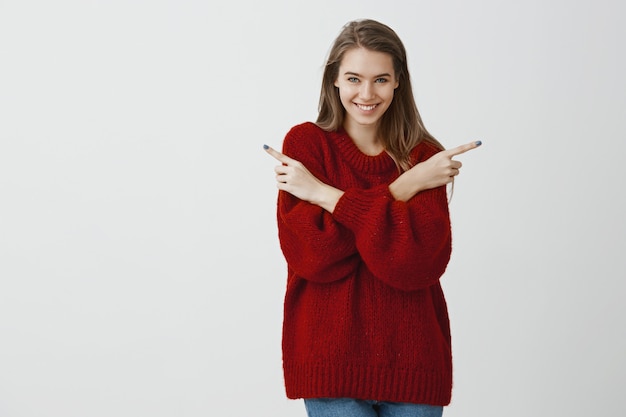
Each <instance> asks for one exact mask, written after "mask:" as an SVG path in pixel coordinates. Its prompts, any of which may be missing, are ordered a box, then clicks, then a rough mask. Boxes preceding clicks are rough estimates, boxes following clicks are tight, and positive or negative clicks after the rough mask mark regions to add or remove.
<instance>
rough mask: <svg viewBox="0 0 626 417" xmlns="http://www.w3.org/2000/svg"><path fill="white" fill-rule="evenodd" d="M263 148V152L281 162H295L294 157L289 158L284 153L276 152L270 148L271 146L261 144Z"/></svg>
mask: <svg viewBox="0 0 626 417" xmlns="http://www.w3.org/2000/svg"><path fill="white" fill-rule="evenodd" d="M263 149H265V152H267V153H268V154H270V155H272V156H273V157H274V158H275V159H277V160H279V161H280V162H282V163H283V164H290V163H293V162H295V159H291V158H290V157H288V156H287V155H284V154H282V153H280V152H278V151H277V150H276V149H274V148H272V147H271V146H267V145H263Z"/></svg>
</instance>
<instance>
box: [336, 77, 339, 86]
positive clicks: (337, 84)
mask: <svg viewBox="0 0 626 417" xmlns="http://www.w3.org/2000/svg"><path fill="white" fill-rule="evenodd" d="M335 87H337V88H339V78H337V79H336V80H335Z"/></svg>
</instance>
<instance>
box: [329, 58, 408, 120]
mask: <svg viewBox="0 0 626 417" xmlns="http://www.w3.org/2000/svg"><path fill="white" fill-rule="evenodd" d="M335 87H338V88H339V97H340V99H341V104H343V107H344V108H345V109H346V117H345V122H344V123H346V124H354V123H356V124H359V125H364V126H372V127H376V126H377V123H378V121H379V120H380V118H381V117H382V115H383V114H384V113H385V111H387V109H388V108H389V105H390V104H391V101H392V100H393V94H394V90H395V89H396V88H397V87H398V81H397V80H396V75H395V72H394V70H393V61H392V58H391V55H389V54H387V53H384V52H375V51H370V50H368V49H365V48H354V49H351V50H349V51H347V52H346V53H345V54H344V56H343V59H342V60H341V64H340V65H339V75H338V76H337V80H335Z"/></svg>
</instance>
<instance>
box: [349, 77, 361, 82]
mask: <svg viewBox="0 0 626 417" xmlns="http://www.w3.org/2000/svg"><path fill="white" fill-rule="evenodd" d="M348 82H349V83H358V82H359V79H358V78H356V77H348Z"/></svg>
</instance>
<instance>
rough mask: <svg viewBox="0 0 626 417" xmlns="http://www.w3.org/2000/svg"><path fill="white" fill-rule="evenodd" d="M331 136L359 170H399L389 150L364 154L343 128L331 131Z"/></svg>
mask: <svg viewBox="0 0 626 417" xmlns="http://www.w3.org/2000/svg"><path fill="white" fill-rule="evenodd" d="M331 137H332V139H333V142H334V143H335V144H336V145H337V148H338V149H339V151H340V152H341V155H342V156H343V158H344V160H345V161H346V162H347V163H349V164H350V165H351V166H353V167H354V168H356V169H357V170H359V171H361V172H363V173H371V174H382V173H389V171H397V168H396V164H395V162H394V161H393V159H392V158H391V156H389V154H388V153H387V152H385V151H383V152H381V153H380V154H378V155H375V156H372V155H366V154H364V153H363V152H361V150H360V149H359V148H358V147H357V146H356V145H355V144H354V141H353V140H352V138H351V137H350V136H349V135H348V133H347V132H346V131H345V130H344V129H343V128H342V129H339V130H338V131H337V132H331Z"/></svg>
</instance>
